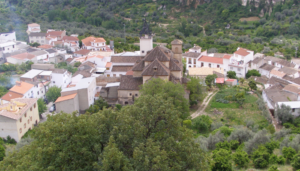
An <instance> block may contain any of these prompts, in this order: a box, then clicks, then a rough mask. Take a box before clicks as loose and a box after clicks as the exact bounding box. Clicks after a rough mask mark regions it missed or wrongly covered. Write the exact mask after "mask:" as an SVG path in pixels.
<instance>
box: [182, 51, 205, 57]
mask: <svg viewBox="0 0 300 171" xmlns="http://www.w3.org/2000/svg"><path fill="white" fill-rule="evenodd" d="M200 55H201V53H196V52H187V53H183V54H182V56H183V57H189V58H198V57H199V56H200Z"/></svg>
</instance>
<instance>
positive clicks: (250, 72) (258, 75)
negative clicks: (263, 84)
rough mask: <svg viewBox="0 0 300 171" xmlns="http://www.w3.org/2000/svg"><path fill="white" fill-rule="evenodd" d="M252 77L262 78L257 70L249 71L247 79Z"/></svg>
mask: <svg viewBox="0 0 300 171" xmlns="http://www.w3.org/2000/svg"><path fill="white" fill-rule="evenodd" d="M251 76H257V77H260V76H261V75H260V73H259V72H258V71H257V70H256V69H252V70H248V72H247V74H246V78H247V79H248V78H249V77H251Z"/></svg>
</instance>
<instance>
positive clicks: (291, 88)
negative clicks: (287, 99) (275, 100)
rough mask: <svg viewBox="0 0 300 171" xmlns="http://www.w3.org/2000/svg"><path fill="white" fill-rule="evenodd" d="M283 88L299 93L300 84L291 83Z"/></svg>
mask: <svg viewBox="0 0 300 171" xmlns="http://www.w3.org/2000/svg"><path fill="white" fill-rule="evenodd" d="M282 90H285V91H289V92H292V93H296V94H298V93H299V92H300V86H299V85H296V84H289V85H287V86H285V87H284V88H283V89H282Z"/></svg>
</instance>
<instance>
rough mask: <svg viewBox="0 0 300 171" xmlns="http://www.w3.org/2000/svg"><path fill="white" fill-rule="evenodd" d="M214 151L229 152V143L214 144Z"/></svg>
mask: <svg viewBox="0 0 300 171" xmlns="http://www.w3.org/2000/svg"><path fill="white" fill-rule="evenodd" d="M216 149H225V150H228V151H230V149H231V148H230V143H229V142H228V141H224V142H219V143H217V144H216Z"/></svg>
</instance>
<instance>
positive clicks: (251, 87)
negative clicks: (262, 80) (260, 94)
mask: <svg viewBox="0 0 300 171" xmlns="http://www.w3.org/2000/svg"><path fill="white" fill-rule="evenodd" d="M248 85H249V87H250V89H251V90H257V86H256V83H255V81H252V80H251V81H250V82H249V83H248Z"/></svg>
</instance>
